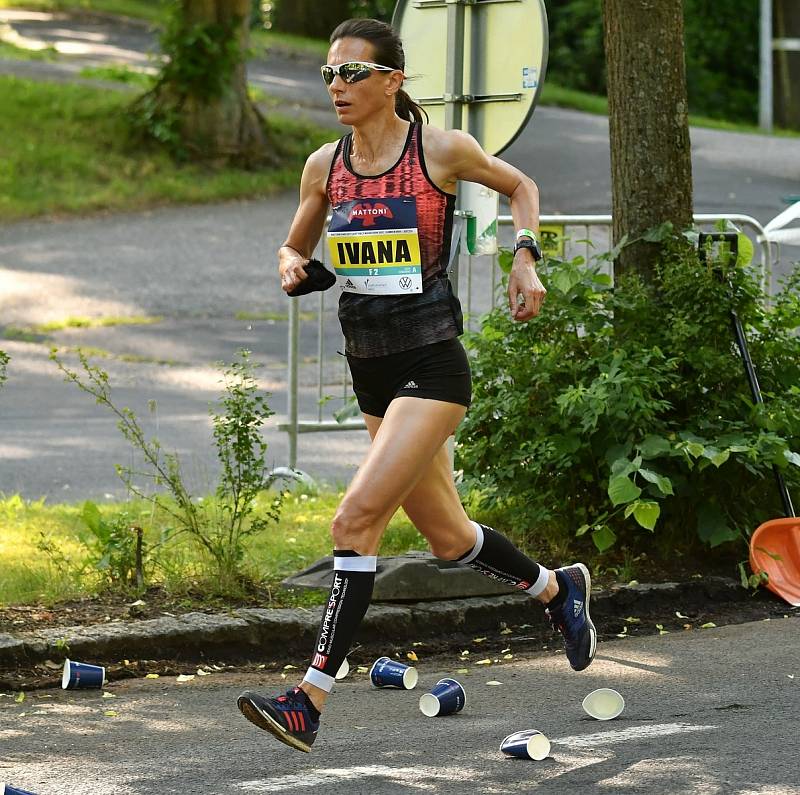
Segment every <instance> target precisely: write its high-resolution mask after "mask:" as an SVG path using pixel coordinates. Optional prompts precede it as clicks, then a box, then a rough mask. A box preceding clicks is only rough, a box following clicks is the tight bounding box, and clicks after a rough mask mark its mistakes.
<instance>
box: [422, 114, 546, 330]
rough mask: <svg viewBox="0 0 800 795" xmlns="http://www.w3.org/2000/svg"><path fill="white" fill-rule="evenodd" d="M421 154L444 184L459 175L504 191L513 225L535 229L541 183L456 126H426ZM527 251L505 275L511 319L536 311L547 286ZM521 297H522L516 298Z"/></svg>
mask: <svg viewBox="0 0 800 795" xmlns="http://www.w3.org/2000/svg"><path fill="white" fill-rule="evenodd" d="M424 141H425V160H426V163H427V165H428V172H429V173H430V175H431V179H433V181H434V182H436V184H437V185H439V187H440V188H442V190H448V191H450V192H452V191H454V190H455V186H456V183H457V181H458V180H460V179H461V180H466V181H467V182H477V183H480V184H481V185H485V186H486V187H487V188H491V189H492V190H496V191H497V192H498V193H502V194H503V195H504V196H508V198H509V202H510V204H511V215H512V217H513V219H514V228H515V229H532V230H534V231H538V229H539V189H538V188H537V186H536V183H535V182H534V181H533V180H532V179H531V178H530V177H528V176H526V175H525V174H523V173H522V172H521V171H520V170H519V169H518V168H515V167H514V166H512V165H511V164H510V163H506V162H505V161H503V160H500V159H499V158H497V157H493V156H492V155H488V154H486V152H484V151H483V149H482V148H481V146H480V144H478V142H477V141H476V140H475V139H474V138H473V137H472V136H471V135H469V134H468V133H465V132H462V131H460V130H447V131H442V130H436V129H434V128H430V127H426V128H425V139H424ZM535 265H536V263H535V261H534V259H533V256H532V255H531V252H530V251H529V250H527V249H521V250H520V251H518V252H517V254H516V256H515V257H514V265H513V267H512V269H511V274H510V276H509V279H508V308H509V310H510V311H511V313H512V316H513V318H514V320H517V321H524V320H529V319H530V318H532V317H534V316H535V315H538V314H539V310H540V309H541V306H542V302H543V301H544V297H545V295H546V294H547V291H546V290H545V289H544V285H543V284H542V283H541V281H540V280H539V277H538V275H537V274H536V268H535ZM520 297H521V298H520Z"/></svg>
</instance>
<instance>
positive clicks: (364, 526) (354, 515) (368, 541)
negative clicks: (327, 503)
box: [331, 495, 383, 555]
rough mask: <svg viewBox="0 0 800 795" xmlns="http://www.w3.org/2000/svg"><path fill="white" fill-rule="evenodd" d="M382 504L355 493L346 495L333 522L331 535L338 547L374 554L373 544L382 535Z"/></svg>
mask: <svg viewBox="0 0 800 795" xmlns="http://www.w3.org/2000/svg"><path fill="white" fill-rule="evenodd" d="M382 518H383V508H382V506H380V507H379V506H377V505H375V504H371V503H370V501H368V500H365V499H362V498H360V497H358V496H355V495H348V496H346V497H345V498H344V499H343V500H342V502H341V503H340V504H339V507H338V508H337V510H336V514H335V515H334V517H333V521H332V522H331V537H332V538H333V543H334V546H335V547H336V549H352V550H355V551H356V552H358V553H359V554H362V555H364V554H372V550H371V545H372V544H373V542H374V540H375V536H376V535H380V532H381V530H382V529H383V528H382V527H380V524H381V521H382Z"/></svg>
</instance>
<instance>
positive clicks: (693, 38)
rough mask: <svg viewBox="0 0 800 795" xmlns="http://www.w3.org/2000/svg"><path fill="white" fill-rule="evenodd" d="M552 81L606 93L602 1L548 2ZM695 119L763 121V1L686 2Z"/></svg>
mask: <svg viewBox="0 0 800 795" xmlns="http://www.w3.org/2000/svg"><path fill="white" fill-rule="evenodd" d="M546 6H547V14H548V18H549V22H550V65H549V67H548V73H549V77H550V79H551V80H553V81H555V82H557V83H558V84H560V85H563V86H566V87H568V88H575V89H580V90H582V91H589V92H591V93H595V94H605V93H606V75H605V57H604V54H603V23H602V10H601V9H602V3H601V0H547V3H546ZM683 8H684V29H685V41H686V77H687V83H688V88H689V110H690V112H691V113H694V114H697V115H701V116H709V117H711V118H722V119H728V120H731V121H744V122H755V121H757V116H758V63H759V55H758V20H759V4H758V0H726V1H725V2H724V3H720V2H717V0H684V2H683Z"/></svg>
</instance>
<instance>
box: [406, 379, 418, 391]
mask: <svg viewBox="0 0 800 795" xmlns="http://www.w3.org/2000/svg"><path fill="white" fill-rule="evenodd" d="M403 389H419V387H418V386H417V382H416V381H409V382H408V383H407V384H406V385H405V386H404V387H403Z"/></svg>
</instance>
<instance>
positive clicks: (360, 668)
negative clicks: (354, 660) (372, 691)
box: [356, 665, 369, 674]
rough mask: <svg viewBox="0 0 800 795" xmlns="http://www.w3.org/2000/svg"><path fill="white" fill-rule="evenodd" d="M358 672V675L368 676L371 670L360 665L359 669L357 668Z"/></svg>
mask: <svg viewBox="0 0 800 795" xmlns="http://www.w3.org/2000/svg"><path fill="white" fill-rule="evenodd" d="M356 670H357V671H358V673H360V674H366V673H368V672H369V668H367V666H366V665H359V666H358V668H356Z"/></svg>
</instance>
